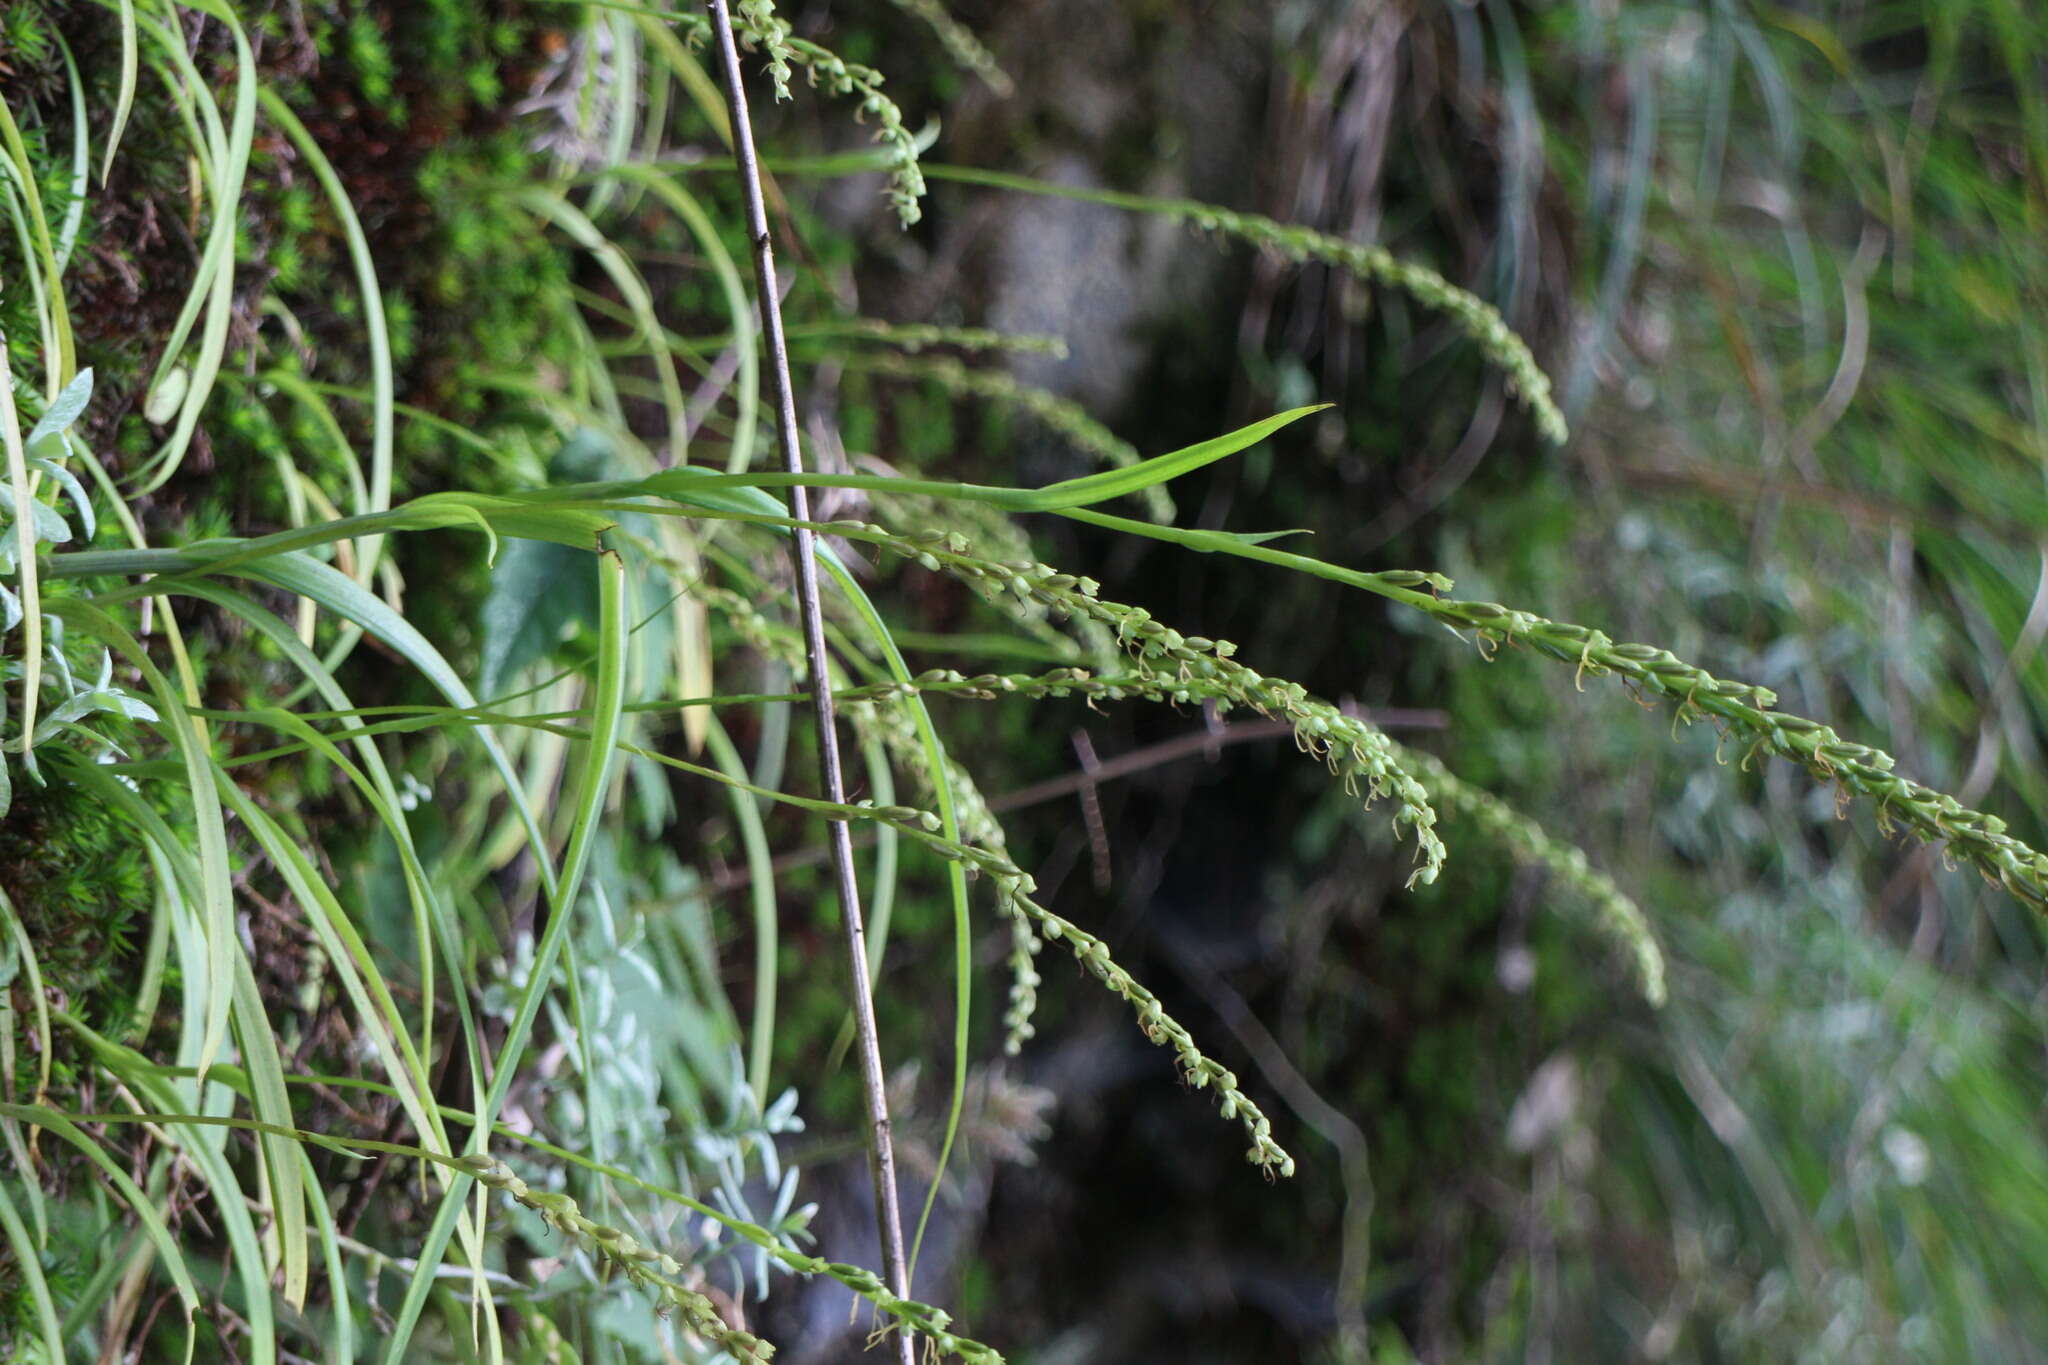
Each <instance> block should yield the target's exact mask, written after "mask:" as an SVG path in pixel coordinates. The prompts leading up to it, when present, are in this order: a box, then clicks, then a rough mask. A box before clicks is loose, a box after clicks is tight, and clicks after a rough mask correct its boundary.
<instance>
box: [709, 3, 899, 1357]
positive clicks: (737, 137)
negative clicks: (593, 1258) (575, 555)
mask: <svg viewBox="0 0 2048 1365" xmlns="http://www.w3.org/2000/svg"><path fill="white" fill-rule="evenodd" d="M711 25H712V29H713V31H714V32H715V33H716V35H717V40H718V54H719V58H720V62H719V65H720V70H721V71H722V73H723V74H724V77H725V98H726V108H727V110H728V111H729V112H730V114H731V116H732V132H733V139H732V141H733V152H734V154H735V155H736V156H737V157H738V158H739V166H740V189H741V192H742V194H743V195H744V197H745V201H746V211H747V236H748V237H749V238H750V239H751V240H752V242H753V246H754V286H755V290H756V292H757V294H758V295H759V299H760V308H761V329H762V333H763V337H764V339H765V340H766V341H767V343H768V362H769V364H768V379H769V383H770V385H771V391H772V393H773V394H774V397H775V428H776V435H777V437H778V438H779V439H780V440H781V443H782V455H783V463H784V466H785V467H786V468H787V469H788V470H789V472H790V474H791V475H794V476H799V477H801V476H802V474H803V472H804V464H803V447H802V446H801V445H800V444H799V442H798V439H797V422H796V395H795V394H794V393H793V392H792V391H791V387H790V379H789V346H788V342H787V340H786V339H785V338H784V337H783V335H782V309H781V305H780V302H779V300H780V299H781V297H782V294H781V291H780V290H778V289H777V288H776V285H775V253H774V249H773V246H772V245H771V242H770V238H769V234H768V206H767V204H766V202H765V201H764V200H763V198H762V195H761V172H760V168H759V167H758V166H757V165H756V164H755V161H754V131H753V125H752V124H751V122H750V121H749V120H748V117H747V95H746V90H745V87H744V84H743V82H742V81H741V78H740V52H739V45H738V43H736V42H735V41H734V39H733V32H732V16H731V15H729V14H728V13H727V12H726V8H725V0H711ZM789 501H790V511H791V513H792V514H793V515H794V516H795V517H796V519H797V520H798V521H799V522H807V521H809V520H810V519H811V512H810V498H809V495H808V494H807V493H806V491H805V489H804V486H803V484H802V483H801V482H798V483H794V484H792V485H791V487H790V490H789ZM791 539H792V540H793V542H794V544H795V548H796V586H797V609H798V611H799V612H800V613H801V615H802V617H803V629H804V659H805V662H806V664H807V665H808V667H809V670H810V692H811V710H812V713H813V716H814V718H815V719H816V721H817V727H818V757H819V760H820V766H821V767H822V768H823V769H824V786H825V799H826V800H828V801H834V802H842V803H843V802H844V801H845V800H846V784H845V781H844V779H843V778H842V776H841V770H840V763H839V727H838V723H837V719H836V717H835V716H834V715H833V707H832V670H831V666H830V662H829V660H828V659H827V657H826V653H825V618H824V614H823V612H822V610H821V609H820V607H819V605H818V554H817V546H816V543H815V538H814V537H813V536H812V534H811V532H810V530H809V529H808V528H806V527H802V526H799V527H798V528H796V534H795V535H794V536H793V537H791ZM829 829H830V831H831V842H832V866H833V871H834V873H835V874H836V875H835V880H836V882H837V884H838V888H839V918H840V923H841V925H842V926H843V927H844V929H845V932H846V957H847V966H848V968H849V969H850V971H851V973H852V985H853V1019H854V1029H855V1035H856V1041H857V1045H858V1048H859V1051H860V1070H861V1089H862V1091H863V1094H864V1097H865V1099H866V1101H867V1114H868V1162H869V1173H870V1174H871V1175H872V1176H873V1177H874V1184H875V1221H876V1222H877V1223H878V1224H879V1225H880V1227H881V1233H882V1261H883V1268H884V1271H885V1272H886V1274H887V1275H888V1279H889V1287H890V1288H891V1289H892V1290H894V1291H895V1292H896V1293H897V1294H898V1295H902V1296H908V1295H909V1293H910V1272H909V1267H908V1262H907V1261H906V1259H905V1256H904V1251H903V1213H902V1210H901V1208H900V1206H899V1204H898V1201H897V1195H896V1154H895V1151H894V1145H893V1143H892V1142H891V1140H890V1136H889V1098H888V1092H887V1090H886V1088H885V1087H886V1081H885V1080H884V1077H883V1075H882V1048H881V1040H880V1037H879V1034H878V1030H877V1029H876V1026H875V1005H874V1000H873V999H872V997H871V995H870V993H869V982H868V952H867V942H866V933H865V931H864V929H863V927H862V925H861V914H860V884H859V882H858V881H857V880H856V878H855V873H854V867H853V834H852V831H850V830H849V829H848V828H847V826H846V822H845V821H843V820H834V821H832V822H831V824H830V826H829ZM896 1347H897V1357H898V1359H900V1360H901V1361H902V1363H903V1365H912V1361H913V1360H914V1359H915V1357H914V1356H913V1354H912V1350H911V1338H910V1333H909V1332H908V1331H904V1332H901V1333H899V1334H898V1335H897V1338H896Z"/></svg>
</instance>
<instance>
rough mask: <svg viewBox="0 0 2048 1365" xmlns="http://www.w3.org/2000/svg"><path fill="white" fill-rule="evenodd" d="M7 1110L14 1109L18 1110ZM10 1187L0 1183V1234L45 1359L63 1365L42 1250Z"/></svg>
mask: <svg viewBox="0 0 2048 1365" xmlns="http://www.w3.org/2000/svg"><path fill="white" fill-rule="evenodd" d="M6 1107H7V1108H8V1109H14V1108H18V1107H19V1106H15V1105H9V1106H6ZM30 1108H31V1109H32V1108H33V1106H30ZM31 1122H33V1120H31ZM9 1183H10V1182H8V1181H5V1180H0V1232H5V1233H6V1234H7V1241H8V1245H10V1246H11V1247H12V1248H13V1249H14V1267H15V1271H16V1273H17V1274H19V1275H20V1276H21V1282H22V1284H23V1285H24V1286H25V1287H26V1288H27V1290H28V1299H29V1304H30V1306H31V1307H32V1308H33V1309H34V1310H35V1324H36V1330H37V1331H38V1332H39V1333H41V1335H42V1338H43V1354H44V1357H45V1358H46V1359H47V1360H48V1361H49V1362H50V1363H51V1365H64V1361H65V1359H66V1357H65V1354H64V1332H63V1329H62V1327H61V1326H60V1325H59V1324H58V1321H57V1304H56V1301H55V1300H54V1299H52V1298H51V1297H50V1281H49V1279H48V1277H47V1276H45V1275H44V1274H43V1255H42V1250H41V1249H40V1248H39V1247H37V1246H36V1243H35V1239H34V1238H32V1237H30V1236H29V1233H28V1228H27V1227H26V1226H25V1225H23V1223H22V1221H21V1215H20V1213H18V1212H16V1211H15V1207H14V1200H13V1198H12V1197H11V1196H10V1195H9V1194H8V1193H7V1186H8V1184H9Z"/></svg>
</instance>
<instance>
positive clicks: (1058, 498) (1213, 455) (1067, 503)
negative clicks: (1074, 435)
mask: <svg viewBox="0 0 2048 1365" xmlns="http://www.w3.org/2000/svg"><path fill="white" fill-rule="evenodd" d="M1329 406H1330V404H1328V403H1317V404H1314V405H1312V406H1310V407H1305V408H1291V409H1289V410H1288V411H1286V412H1282V413H1276V414H1275V415H1273V416H1271V417H1268V418H1266V419H1265V420H1264V421H1261V422H1254V423H1252V424H1251V425H1250V426H1248V427H1240V428H1238V429H1237V430H1236V431H1233V432H1231V433H1229V434H1228V435H1225V436H1217V437H1213V438H1212V439H1210V440H1207V441H1203V442H1201V443H1200V444H1199V445H1191V446H1188V447H1186V448H1185V449H1183V450H1175V451H1172V452H1169V453H1168V454H1165V455H1155V456H1153V457H1152V458H1151V459H1149V460H1145V461H1143V462H1141V463H1139V464H1134V465H1132V466H1131V467H1130V468H1128V469H1105V470H1103V471H1102V472H1101V473H1100V474H1089V475H1087V476H1085V477H1083V478H1079V479H1068V480H1066V481H1065V482H1063V483H1055V484H1048V485H1046V486H1045V487H1044V488H1040V489H1037V490H1035V491H1032V492H1013V493H1012V495H1011V496H1010V497H1007V498H1005V499H1004V500H1003V501H1001V502H999V503H998V504H997V505H998V506H1004V507H1012V508H1015V509H1016V510H1017V511H1020V512H1051V511H1056V510H1058V509H1060V508H1063V507H1086V506H1088V505H1090V504H1091V503H1098V502H1106V501H1108V500H1109V499H1110V498H1120V497H1123V496H1125V495H1127V494H1130V493H1137V492H1142V491H1143V490H1144V489H1147V488H1151V487H1153V486H1154V485H1156V484H1162V483H1165V482H1166V481H1167V480H1169V479H1177V478H1179V477H1180V476H1181V475H1183V474H1186V473H1189V472H1190V471H1192V470H1196V469H1200V468H1201V467H1202V466H1203V465H1208V464H1214V463H1215V462H1216V461H1218V460H1221V459H1224V458H1226V457H1228V456H1231V455H1235V454H1237V452H1238V451H1240V450H1243V449H1244V448H1245V447H1247V446H1252V445H1257V444H1258V443H1259V442H1260V441H1263V440H1265V439H1266V438H1267V437H1268V436H1270V435H1272V434H1273V433H1274V432H1276V431H1278V430H1279V429H1280V428H1282V427H1284V426H1287V425H1288V424H1289V423H1292V422H1298V421H1300V420H1301V419H1302V418H1304V417H1306V416H1308V415H1309V414H1310V413H1312V412H1321V411H1322V410H1323V409H1324V408H1327V407H1329Z"/></svg>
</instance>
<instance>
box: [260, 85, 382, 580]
mask: <svg viewBox="0 0 2048 1365" xmlns="http://www.w3.org/2000/svg"><path fill="white" fill-rule="evenodd" d="M261 98H262V100H263V108H264V111H265V112H266V113H268V114H269V115H270V119H271V121H272V122H273V123H275V124H277V126H278V127H280V128H282V129H283V130H284V134H285V136H286V137H288V138H290V139H291V141H292V145H293V146H294V147H296V148H298V150H299V155H300V156H302V157H304V158H305V159H306V164H307V165H309V166H311V167H312V168H313V175H314V178H315V179H317V180H318V181H319V182H320V188H321V189H322V190H323V191H324V192H325V193H326V195H327V204H328V207H329V208H330V209H332V210H333V212H334V217H335V221H336V222H338V223H340V224H341V231H342V238H343V240H344V241H346V242H347V244H348V258H349V265H350V266H351V268H353V269H354V271H355V275H356V288H357V289H358V290H359V291H360V292H361V294H362V296H363V333H364V335H365V337H366V338H367V339H368V341H369V346H370V487H369V500H368V505H367V506H366V507H364V508H363V509H362V510H364V511H368V512H382V511H384V510H385V509H387V508H389V507H390V506H391V430H392V402H393V398H394V386H393V383H392V377H391V335H390V330H389V328H388V327H387V325H386V323H385V320H384V292H383V290H382V288H380V287H379V285H378V283H377V267H376V263H375V262H374V261H373V260H372V259H371V257H370V240H369V238H368V237H366V236H365V235H364V234H363V224H362V220H361V219H359V218H358V217H357V216H356V210H355V205H354V204H352V203H350V202H349V197H348V191H347V190H345V189H343V188H342V184H341V178H340V177H339V176H337V175H336V174H335V173H334V167H333V165H332V164H331V163H330V162H329V161H328V160H327V156H326V154H325V153H324V152H322V151H321V150H320V144H319V143H317V142H315V141H314V140H313V136H312V134H310V133H308V132H307V131H306V126H305V124H303V123H301V122H300V121H299V119H298V116H297V115H296V114H294V113H292V111H291V107H290V106H289V105H287V104H286V103H285V102H284V99H283V97H282V96H280V95H279V94H278V93H277V92H276V91H275V90H273V89H271V88H269V87H268V86H266V87H264V89H263V90H262V92H261ZM382 550H383V541H382V539H381V538H380V537H376V536H371V537H367V538H366V539H365V540H364V541H363V544H362V563H361V570H360V571H361V576H362V579H363V581H364V582H368V581H369V579H370V575H371V574H372V572H374V571H375V569H376V567H377V559H378V556H379V555H380V554H381V553H382Z"/></svg>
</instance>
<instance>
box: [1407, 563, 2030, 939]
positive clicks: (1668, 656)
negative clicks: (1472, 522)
mask: <svg viewBox="0 0 2048 1365" xmlns="http://www.w3.org/2000/svg"><path fill="white" fill-rule="evenodd" d="M1375 577H1376V578H1379V579H1386V578H1388V577H1389V576H1388V575H1384V574H1382V575H1376V576H1375ZM1430 586H1432V587H1437V586H1448V585H1447V584H1441V583H1432V584H1431V585H1430ZM1377 590H1379V591H1381V592H1382V593H1383V595H1385V596H1389V597H1394V598H1396V599H1397V600H1399V601H1403V602H1407V603H1409V604H1410V605H1411V606H1414V607H1416V608H1418V609H1420V610H1422V611H1424V612H1427V613H1428V614H1429V615H1431V616H1433V617H1435V618H1436V619H1437V620H1439V621H1442V622H1444V623H1445V624H1446V625H1449V626H1452V627H1455V628H1459V629H1470V630H1472V631H1474V632H1475V633H1476V635H1477V638H1478V639H1479V641H1480V644H1481V646H1482V648H1486V649H1489V650H1490V649H1492V648H1495V647H1497V646H1498V645H1500V644H1502V643H1510V644H1526V645H1529V646H1531V647H1533V648H1535V649H1538V650H1540V651H1542V652H1543V653H1545V654H1548V655H1550V656H1552V657H1553V658H1556V659H1560V660H1563V661H1564V662H1567V663H1571V664H1574V665H1575V666H1576V667H1577V668H1578V670H1579V672H1580V674H1581V675H1584V674H1588V673H1590V674H1594V675H1596V676H1597V675H1599V674H1613V675H1615V676H1617V677H1620V678H1621V679H1623V681H1624V682H1625V683H1626V684H1627V685H1629V686H1630V687H1632V688H1633V689H1635V690H1636V691H1637V692H1638V693H1640V694H1642V695H1644V696H1648V697H1656V698H1661V699H1664V700H1667V701H1670V702H1671V703H1672V704H1673V706H1674V707H1675V709H1676V714H1677V717H1678V719H1680V720H1692V719H1695V718H1697V717H1700V716H1705V717H1709V718H1711V719H1712V720H1713V721H1714V723H1715V724H1716V725H1718V726H1719V727H1720V728H1721V730H1722V732H1723V733H1724V734H1735V735H1741V736H1744V737H1745V738H1747V740H1748V741H1749V748H1748V751H1747V753H1746V755H1745V757H1744V763H1745V765H1746V764H1747V763H1748V762H1749V761H1750V760H1751V759H1753V758H1754V757H1755V756H1756V755H1758V754H1773V755H1776V756H1777V757H1779V758H1783V759H1788V760H1790V761H1791V762H1793V763H1797V764H1798V765H1799V766H1800V767H1802V768H1804V769H1806V770H1807V772H1809V773H1811V774H1812V775H1813V776H1814V778H1816V779H1817V780H1819V781H1820V782H1823V783H1827V784H1830V785H1833V786H1834V787H1835V788H1836V789H1837V790H1838V791H1840V792H1841V793H1843V794H1844V795H1845V796H1850V795H1853V796H1865V797H1868V798H1870V799H1871V800H1872V801H1874V802H1875V803H1876V805H1877V818H1878V823H1879V825H1880V826H1881V827H1882V828H1883V829H1885V830H1886V831H1887V832H1889V831H1890V830H1891V829H1892V828H1893V827H1894V826H1898V827H1901V828H1903V829H1905V830H1906V831H1907V832H1909V833H1911V834H1913V835H1914V836H1915V837H1917V838H1919V839H1922V840H1924V841H1926V842H1928V843H1939V844H1945V845H1946V846H1947V847H1948V849H1949V850H1950V852H1951V853H1952V854H1953V855H1954V856H1957V857H1960V858H1963V859H1965V860H1967V861H1968V862H1970V863H1972V864H1974V865H1975V866H1976V867H1977V869H1978V870H1979V871H1980V872H1982V873H1983V874H1984V876H1985V877H1986V879H1988V880H1990V881H1993V882H1996V883H1997V884H1998V885H2000V886H2002V887H2004V888H2005V890H2006V891H2007V892H2009V893H2010V894H2011V895H2012V896H2013V897H2014V898H2016V899H2018V900H2019V901H2021V902H2022V903H2023V904H2025V905H2027V906H2029V907H2031V908H2032V909H2034V910H2035V911H2037V912H2043V913H2048V856H2044V855H2042V854H2041V853H2039V852H2038V851H2036V850H2035V849H2033V848H2031V847H2030V846H2028V845H2027V844H2025V843H2023V842H2022V841H2020V840H2018V839H2015V838H2013V837H2012V836H2011V835H2009V834H2007V833H2006V832H2005V822H2004V821H2003V820H2000V819H1999V818H1998V817H1997V816H1995V815H1987V814H1985V813H1984V812H1983V811H1978V810H1972V809H1970V808H1969V807H1967V806H1965V805H1963V803H1962V802H1960V801H1958V800H1957V799H1956V798H1955V797H1953V796H1950V795H1948V794H1946V793H1944V792H1938V791H1935V790H1934V789H1932V788H1931V787H1926V786H1923V785H1921V784H1920V783H1918V782H1914V781H1912V780H1910V779H1908V778H1904V777H1900V776H1899V775H1898V774H1896V773H1894V772H1893V771H1892V768H1893V766H1894V762H1893V759H1892V756H1891V755H1890V754H1887V753H1885V752H1883V751H1882V750H1879V749H1874V748H1872V747H1870V746H1869V745H1867V744H1858V743H1856V742H1854V741H1853V740H1846V739H1843V738H1842V737H1841V736H1840V735H1838V734H1836V733H1835V732H1834V730H1832V729H1831V728H1829V727H1828V726H1826V725H1823V724H1821V723H1820V722H1819V721H1817V720H1809V719H1807V718H1806V717H1804V716H1794V715H1787V714H1785V713H1783V712H1780V711H1774V710H1772V709H1771V708H1772V707H1773V706H1775V705H1777V701H1778V698H1777V694H1776V693H1774V692H1772V691H1771V690H1770V689H1769V688H1767V687H1761V686H1758V685H1756V684H1754V683H1745V682H1738V681H1735V680H1733V679H1728V678H1717V677H1715V676H1714V675H1713V674H1711V673H1709V672H1707V670H1705V669H1703V668H1700V667H1699V666H1698V665H1696V664H1691V663H1688V662H1686V661H1685V660H1683V659H1681V658H1679V657H1677V656H1676V655H1674V654H1673V653H1672V652H1671V651H1670V650H1668V649H1662V648H1659V647H1658V646H1656V645H1648V644H1634V643H1621V644H1617V643H1616V642H1615V641H1613V640H1612V639H1610V638H1608V636H1607V635H1605V634H1604V633H1602V632H1601V631H1598V630H1594V629H1592V628H1590V627H1587V626H1581V625H1573V624H1571V623H1568V622H1563V621H1550V620H1546V619H1544V618H1543V617H1541V616H1537V615H1534V614H1533V613H1530V612H1526V611H1516V610H1513V609H1512V608H1508V607H1503V606H1501V605H1499V604H1498V603H1493V602H1462V601H1458V600H1455V599H1449V598H1440V597H1436V596H1434V595H1432V594H1429V593H1422V592H1416V591H1413V590H1412V589H1411V588H1409V587H1407V586H1404V585H1395V584H1389V585H1388V586H1387V587H1384V588H1380V589H1377Z"/></svg>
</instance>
